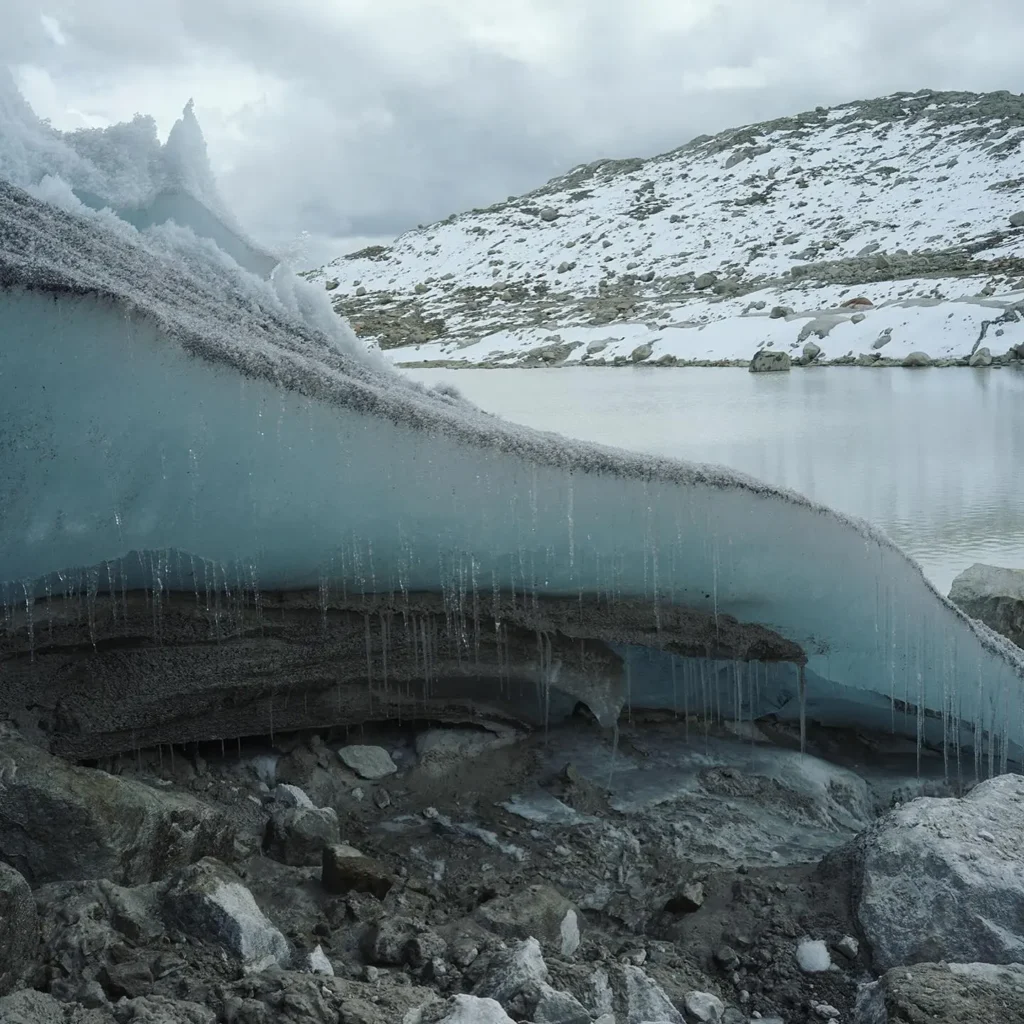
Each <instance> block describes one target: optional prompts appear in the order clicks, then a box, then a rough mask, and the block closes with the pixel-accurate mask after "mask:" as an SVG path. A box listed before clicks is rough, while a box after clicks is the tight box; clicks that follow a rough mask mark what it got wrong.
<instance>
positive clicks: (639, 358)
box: [629, 344, 654, 363]
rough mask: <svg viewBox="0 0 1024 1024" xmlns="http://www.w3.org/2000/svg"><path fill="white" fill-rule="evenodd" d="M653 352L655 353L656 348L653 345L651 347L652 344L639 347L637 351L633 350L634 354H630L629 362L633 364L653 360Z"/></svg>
mask: <svg viewBox="0 0 1024 1024" xmlns="http://www.w3.org/2000/svg"><path fill="white" fill-rule="evenodd" d="M653 351H654V346H653V345H650V344H647V345H637V347H636V348H635V349H633V351H632V352H630V354H629V361H630V362H631V363H642V362H643V361H644V360H645V359H650V358H651V353H652V352H653Z"/></svg>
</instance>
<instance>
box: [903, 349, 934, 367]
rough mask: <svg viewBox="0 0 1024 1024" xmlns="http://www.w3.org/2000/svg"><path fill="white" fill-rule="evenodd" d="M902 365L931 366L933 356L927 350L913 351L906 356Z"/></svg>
mask: <svg viewBox="0 0 1024 1024" xmlns="http://www.w3.org/2000/svg"><path fill="white" fill-rule="evenodd" d="M901 365H902V366H907V367H911V368H918V367H922V366H931V365H932V357H931V356H930V355H928V353H927V352H911V353H910V354H909V355H907V356H904V358H903V362H902V364H901Z"/></svg>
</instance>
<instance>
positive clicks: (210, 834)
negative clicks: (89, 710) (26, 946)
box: [0, 739, 235, 885]
mask: <svg viewBox="0 0 1024 1024" xmlns="http://www.w3.org/2000/svg"><path fill="white" fill-rule="evenodd" d="M0 782H2V784H0V859H3V860H5V861H6V862H7V863H8V864H11V865H13V866H14V867H15V868H16V869H17V870H18V871H20V872H21V873H22V874H23V875H24V876H25V878H26V879H27V880H28V882H29V883H30V884H32V885H41V884H43V883H45V882H52V881H65V880H72V879H86V878H106V879H109V880H111V881H113V882H117V883H119V884H122V885H137V884H140V883H143V882H150V881H153V880H154V879H157V878H162V877H164V876H165V875H167V874H168V873H169V872H171V871H173V870H175V869H176V868H179V867H182V866H184V865H186V864H189V863H190V862H192V861H195V860H198V859H199V858H200V857H205V856H223V855H226V854H229V853H231V852H232V850H233V846H234V840H235V830H234V829H233V827H232V826H231V825H230V823H229V822H228V820H227V819H226V818H225V817H224V816H223V815H222V814H220V813H218V812H217V811H215V810H214V809H213V808H211V807H210V806H209V805H207V804H204V803H201V802H199V801H198V800H196V799H194V798H192V797H190V796H188V795H186V794H182V793H170V792H166V791H160V790H157V789H154V788H153V787H151V786H147V785H145V784H143V783H141V782H137V781H135V780H131V779H124V778H120V777H116V776H113V775H108V774H107V773H106V772H102V771H97V770H95V769H91V768H78V767H75V766H73V765H70V764H68V763H67V762H66V761H64V760H62V759H60V758H56V757H51V756H50V755H49V754H47V753H45V752H44V751H42V750H39V749H38V748H37V747H34V746H31V745H30V744H28V743H25V742H23V741H20V740H15V739H7V740H0Z"/></svg>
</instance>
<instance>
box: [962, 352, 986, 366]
mask: <svg viewBox="0 0 1024 1024" xmlns="http://www.w3.org/2000/svg"><path fill="white" fill-rule="evenodd" d="M967 362H968V364H969V365H970V366H991V365H992V352H991V350H989V349H987V348H979V349H978V350H977V351H976V352H973V353H972V354H971V358H970V359H968V360H967Z"/></svg>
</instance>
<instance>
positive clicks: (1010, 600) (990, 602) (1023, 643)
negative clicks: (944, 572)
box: [949, 563, 1024, 647]
mask: <svg viewBox="0 0 1024 1024" xmlns="http://www.w3.org/2000/svg"><path fill="white" fill-rule="evenodd" d="M949 599H950V601H952V602H953V604H955V605H956V606H957V607H958V608H961V609H963V611H965V612H966V613H967V614H968V615H970V616H971V618H974V619H980V620H981V621H982V622H984V623H985V625H986V626H988V627H990V628H991V629H994V630H995V631H996V632H997V633H1001V634H1002V635H1003V636H1005V637H1006V638H1007V639H1008V640H1012V641H1013V642H1014V643H1015V644H1016V645H1017V646H1018V647H1024V569H1001V568H998V567H997V566H994V565H982V564H981V563H977V564H975V565H972V566H971V567H970V568H969V569H965V570H964V571H963V572H962V573H960V575H959V576H957V578H956V579H955V580H953V586H952V587H951V588H950V591H949Z"/></svg>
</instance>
